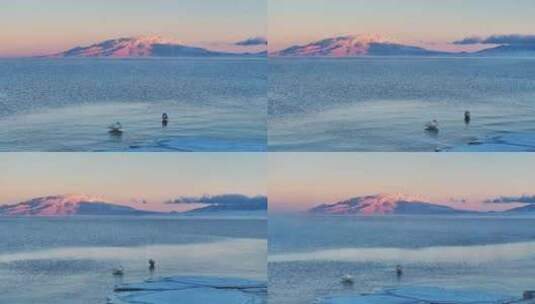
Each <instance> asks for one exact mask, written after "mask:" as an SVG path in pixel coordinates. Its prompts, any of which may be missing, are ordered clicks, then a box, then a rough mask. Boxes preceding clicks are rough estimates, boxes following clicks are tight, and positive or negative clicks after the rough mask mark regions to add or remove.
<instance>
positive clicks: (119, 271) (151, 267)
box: [111, 259, 156, 277]
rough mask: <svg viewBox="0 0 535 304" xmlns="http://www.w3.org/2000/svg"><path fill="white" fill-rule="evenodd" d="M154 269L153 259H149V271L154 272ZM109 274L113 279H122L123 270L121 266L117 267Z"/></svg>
mask: <svg viewBox="0 0 535 304" xmlns="http://www.w3.org/2000/svg"><path fill="white" fill-rule="evenodd" d="M155 269H156V262H155V261H154V260H153V259H149V271H150V272H154V270H155ZM111 274H112V275H113V276H115V277H122V276H124V268H123V266H119V267H117V268H113V269H112V270H111Z"/></svg>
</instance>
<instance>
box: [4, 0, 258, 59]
mask: <svg viewBox="0 0 535 304" xmlns="http://www.w3.org/2000/svg"><path fill="white" fill-rule="evenodd" d="M266 13H267V2H266V1H265V0H232V3H230V2H227V1H220V0H135V1H124V0H92V1H72V0H14V1H3V2H2V6H1V9H0V29H1V30H0V56H3V57H6V56H28V55H42V54H50V53H55V52H60V51H64V50H66V49H69V48H72V47H74V46H79V45H90V44H93V43H96V42H100V41H102V40H107V39H112V38H119V37H130V36H142V35H160V36H163V37H166V38H170V39H177V40H179V41H181V42H182V43H184V44H192V45H199V46H207V47H211V48H214V49H221V50H226V49H228V50H236V49H239V48H237V47H236V46H235V45H232V44H233V43H235V42H238V41H241V40H244V39H247V38H251V37H256V36H265V34H266V18H267V14H266Z"/></svg>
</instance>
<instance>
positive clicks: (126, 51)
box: [44, 36, 266, 58]
mask: <svg viewBox="0 0 535 304" xmlns="http://www.w3.org/2000/svg"><path fill="white" fill-rule="evenodd" d="M265 55H266V52H259V53H231V52H219V51H211V50H208V49H205V48H201V47H194V46H187V45H183V44H180V43H179V42H177V41H174V40H171V39H165V38H162V37H159V36H140V37H127V38H118V39H111V40H106V41H103V42H100V43H96V44H93V45H90V46H79V47H75V48H72V49H70V50H67V51H64V52H60V53H56V54H52V55H48V56H44V57H52V58H65V57H110V58H131V57H226V56H265Z"/></svg>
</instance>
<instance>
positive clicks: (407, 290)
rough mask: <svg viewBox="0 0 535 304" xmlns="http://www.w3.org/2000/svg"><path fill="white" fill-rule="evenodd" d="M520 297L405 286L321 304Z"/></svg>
mask: <svg viewBox="0 0 535 304" xmlns="http://www.w3.org/2000/svg"><path fill="white" fill-rule="evenodd" d="M515 300H518V299H515V298H512V297H510V296H506V295H499V294H491V293H482V292H478V291H473V290H448V289H443V288H437V287H404V288H399V289H391V290H385V291H383V292H380V293H377V294H370V295H355V296H350V295H345V296H338V297H327V298H323V299H320V300H319V301H318V303H319V304H503V303H512V301H515Z"/></svg>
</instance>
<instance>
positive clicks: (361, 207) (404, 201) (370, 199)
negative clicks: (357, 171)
mask: <svg viewBox="0 0 535 304" xmlns="http://www.w3.org/2000/svg"><path fill="white" fill-rule="evenodd" d="M308 212H309V213H310V214H316V215H391V214H394V215H395V214H399V215H403V214H405V215H432V214H436V215H446V214H452V215H454V214H483V213H487V212H478V211H468V210H460V209H455V208H452V207H449V206H444V205H441V204H436V203H432V202H427V201H425V200H423V199H421V198H416V197H411V196H407V195H403V194H377V195H367V196H359V197H354V198H351V199H348V200H344V201H340V202H336V203H333V204H322V205H319V206H317V207H314V208H312V209H310V210H309V211H308ZM531 212H534V214H535V204H534V205H527V206H522V207H517V208H512V209H509V210H506V211H503V212H499V213H504V214H506V213H507V214H509V213H531ZM492 213H494V214H495V213H498V212H495V211H494V212H492Z"/></svg>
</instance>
